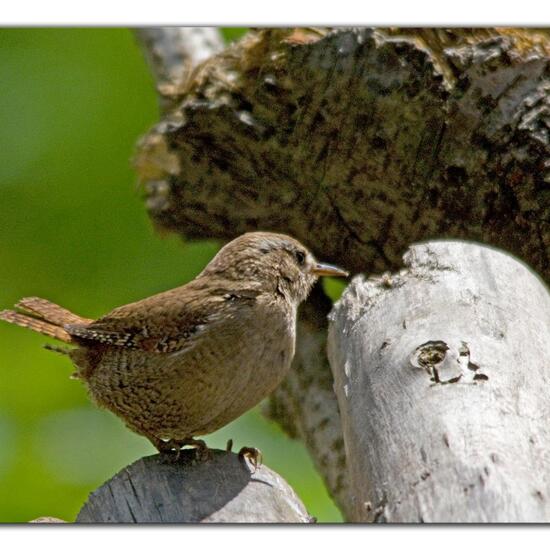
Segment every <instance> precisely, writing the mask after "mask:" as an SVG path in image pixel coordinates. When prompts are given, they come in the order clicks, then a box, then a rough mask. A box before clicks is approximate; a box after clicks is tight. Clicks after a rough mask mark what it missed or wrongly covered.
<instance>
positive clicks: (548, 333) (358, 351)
mask: <svg viewBox="0 0 550 550" xmlns="http://www.w3.org/2000/svg"><path fill="white" fill-rule="evenodd" d="M404 260H405V265H406V268H405V269H404V270H402V271H401V272H400V273H397V274H395V275H392V276H385V277H381V278H371V279H364V278H363V277H361V276H358V277H356V278H355V279H354V280H353V282H352V284H351V285H350V287H348V289H347V290H346V291H345V293H344V295H343V297H342V299H341V300H340V302H339V303H338V304H337V305H336V307H335V310H334V312H333V314H332V322H331V325H330V329H329V357H330V362H331V365H332V369H333V373H334V377H335V390H336V394H337V396H338V403H339V407H340V413H341V420H342V425H343V430H344V439H345V448H346V453H347V456H348V468H349V475H350V483H351V486H352V487H353V490H354V495H353V497H354V502H353V513H352V518H351V519H353V520H354V521H388V522H419V521H425V522H537V521H549V520H550V468H549V466H550V428H549V423H548V419H549V418H550V391H549V390H548V388H549V387H550V370H549V369H548V367H549V365H550V294H549V293H548V290H547V289H546V288H545V286H544V285H543V283H542V282H541V280H540V279H539V278H538V277H537V276H536V275H535V274H534V273H533V272H531V271H529V270H528V269H527V268H526V267H525V265H523V264H521V263H520V262H518V261H517V260H515V259H514V258H512V257H511V256H508V255H506V254H503V253H501V252H499V251H496V250H494V249H491V248H487V247H482V246H478V245H474V244H469V243H462V242H430V243H427V244H422V245H415V246H413V247H412V248H411V249H410V251H409V252H408V253H407V254H406V256H405V258H404Z"/></svg>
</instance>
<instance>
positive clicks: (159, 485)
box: [76, 450, 313, 523]
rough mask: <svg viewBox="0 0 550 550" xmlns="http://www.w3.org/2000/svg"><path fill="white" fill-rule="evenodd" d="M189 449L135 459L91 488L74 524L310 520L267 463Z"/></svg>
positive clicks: (286, 486)
mask: <svg viewBox="0 0 550 550" xmlns="http://www.w3.org/2000/svg"><path fill="white" fill-rule="evenodd" d="M212 453H213V457H212V459H210V460H207V461H202V462H201V461H197V460H195V451H194V450H184V451H182V452H181V454H180V457H179V458H178V459H177V460H174V457H172V456H165V457H163V456H160V455H153V456H148V457H146V458H142V459H140V460H138V461H137V462H134V463H133V464H132V465H131V466H128V467H127V468H124V469H123V470H122V471H121V472H119V473H118V474H117V475H115V476H114V477H113V478H112V479H110V480H109V481H107V482H106V483H105V484H104V485H102V486H101V487H100V488H99V489H97V490H96V491H94V492H93V493H92V494H91V495H90V497H89V499H88V501H87V502H86V504H85V505H84V506H83V508H82V509H81V510H80V513H79V514H78V517H77V519H76V521H77V523H199V522H202V523H212V522H216V523H244V522H247V523H309V522H311V521H313V518H312V517H311V516H309V515H308V514H307V512H306V509H305V507H304V505H303V504H302V503H301V501H300V500H299V499H298V497H297V496H296V494H295V493H294V491H293V490H292V489H291V488H290V487H289V485H288V484H287V483H286V482H285V481H284V480H283V479H282V478H281V477H280V476H279V475H277V474H276V473H275V472H273V471H272V470H270V469H269V468H267V467H266V466H260V467H259V468H258V469H256V470H255V471H254V468H252V466H251V465H249V464H248V463H246V462H245V461H243V460H242V459H239V458H238V456H237V455H236V454H234V453H226V452H222V451H212Z"/></svg>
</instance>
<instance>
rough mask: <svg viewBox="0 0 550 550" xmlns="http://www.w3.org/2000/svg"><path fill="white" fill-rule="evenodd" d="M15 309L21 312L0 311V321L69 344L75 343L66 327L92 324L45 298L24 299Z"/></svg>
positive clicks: (89, 320)
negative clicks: (68, 325) (67, 325)
mask: <svg viewBox="0 0 550 550" xmlns="http://www.w3.org/2000/svg"><path fill="white" fill-rule="evenodd" d="M15 307H16V308H17V309H19V310H21V311H13V310H10V309H5V310H4V311H0V319H2V320H3V321H7V322H8V323H13V324H14V325H19V326H20V327H26V328H30V329H31V330H34V331H35V332H39V333H40V334H44V335H46V336H51V337H52V338H55V339H56V340H60V341H62V342H67V343H71V342H73V339H72V338H71V335H70V334H69V333H68V332H67V331H66V330H65V329H64V328H63V327H64V325H66V324H89V323H91V322H92V320H91V319H85V318H84V317H80V316H78V315H75V314H74V313H71V312H70V311H69V310H68V309H65V308H62V307H61V306H58V305H57V304H54V303H52V302H49V301H48V300H44V299H43V298H23V299H22V300H20V301H19V302H17V304H15Z"/></svg>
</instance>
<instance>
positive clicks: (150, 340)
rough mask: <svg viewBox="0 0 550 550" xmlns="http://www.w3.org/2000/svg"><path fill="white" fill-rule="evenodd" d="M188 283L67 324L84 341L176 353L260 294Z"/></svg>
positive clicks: (192, 343) (70, 331)
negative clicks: (89, 320)
mask: <svg viewBox="0 0 550 550" xmlns="http://www.w3.org/2000/svg"><path fill="white" fill-rule="evenodd" d="M188 286H189V285H188ZM185 288H186V290H185V292H182V289H183V287H182V288H180V289H174V290H171V291H168V292H163V293H162V294H158V295H156V296H152V297H150V298H146V299H145V300H141V301H140V302H135V303H133V304H128V305H125V306H122V307H119V308H116V309H114V310H113V311H112V312H111V313H109V314H107V315H105V316H104V317H101V318H100V319H98V320H97V321H94V322H93V323H91V324H88V325H81V324H67V325H64V328H65V330H66V331H67V332H68V333H69V334H70V335H71V336H72V337H74V338H75V339H76V340H79V341H81V342H82V343H83V344H88V345H93V344H103V345H110V346H120V347H124V348H134V349H142V350H144V351H151V352H155V353H175V352H181V351H185V350H187V349H190V348H191V347H192V346H193V345H194V344H195V343H196V342H197V341H198V340H199V338H201V337H203V336H206V333H207V332H209V331H212V330H215V329H216V328H219V326H220V324H221V323H223V322H224V320H225V319H227V318H228V315H229V317H231V312H234V311H235V309H236V308H242V307H245V308H246V307H249V306H250V304H251V303H252V302H253V301H254V300H255V298H256V296H257V293H255V292H253V291H252V292H248V291H246V292H238V293H231V292H227V291H225V290H224V289H222V288H214V289H211V288H209V289H207V290H206V291H205V290H204V289H201V288H200V287H199V288H198V289H195V288H193V287H191V288H187V287H185Z"/></svg>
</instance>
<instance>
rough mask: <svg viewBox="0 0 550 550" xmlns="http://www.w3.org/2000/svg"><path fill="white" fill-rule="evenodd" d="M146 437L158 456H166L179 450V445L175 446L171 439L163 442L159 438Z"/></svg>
mask: <svg viewBox="0 0 550 550" xmlns="http://www.w3.org/2000/svg"><path fill="white" fill-rule="evenodd" d="M146 437H147V439H148V440H149V441H150V442H151V443H152V444H153V446H154V447H155V448H156V450H157V451H158V452H159V453H160V454H166V453H171V452H172V451H179V450H180V447H181V445H176V442H175V441H174V440H173V439H169V440H168V441H164V439H160V437H156V436H154V435H148V436H146Z"/></svg>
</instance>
